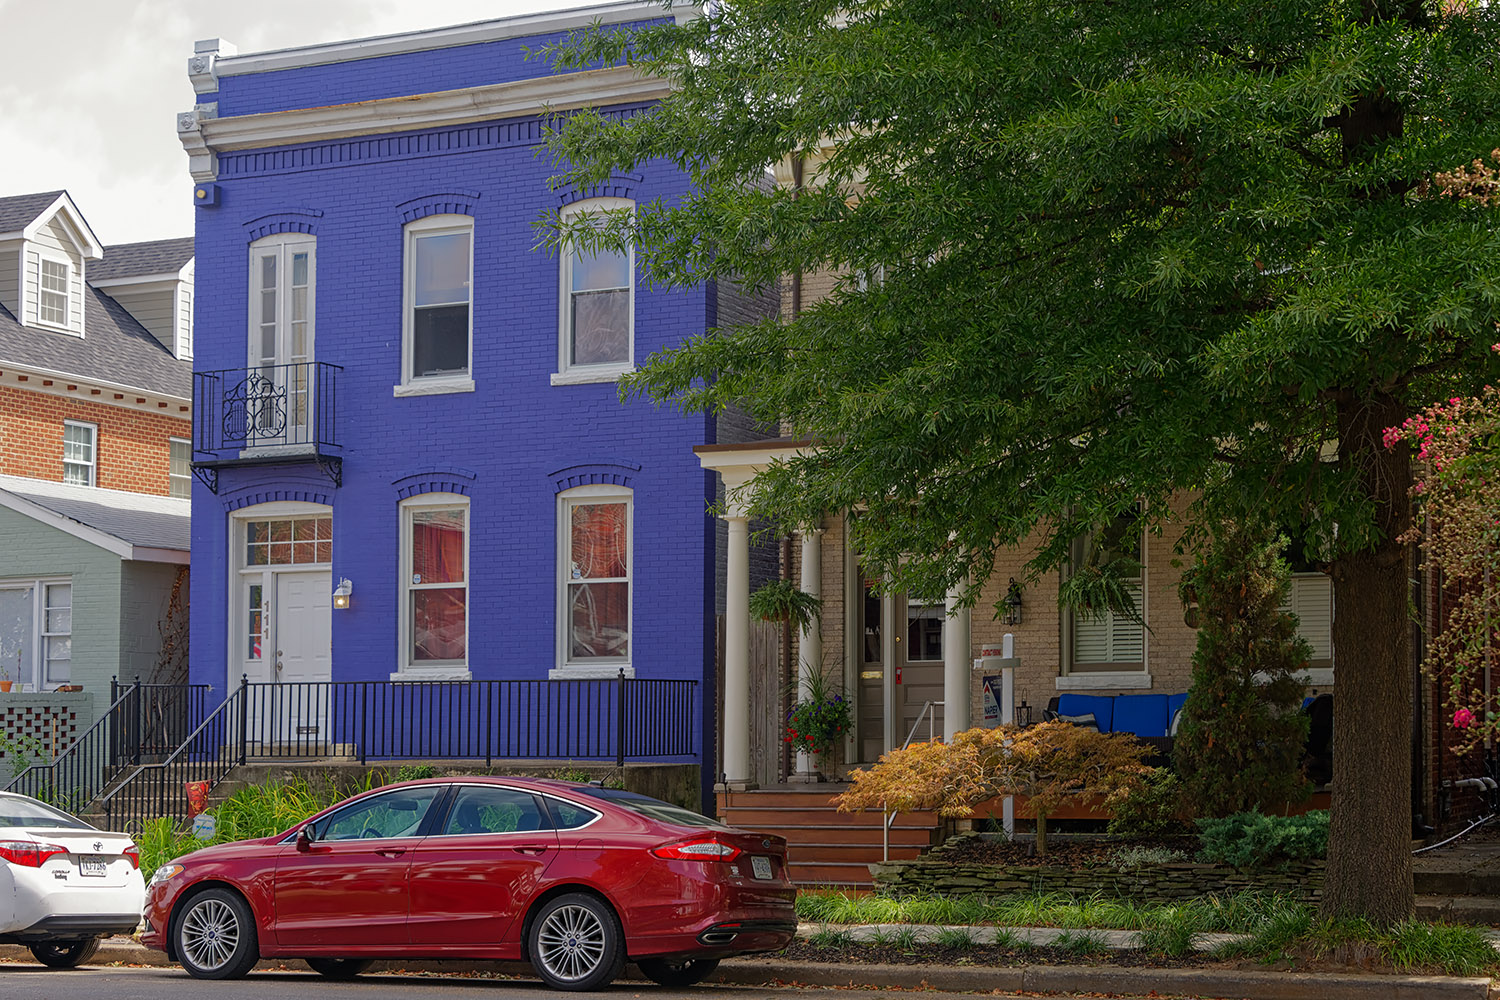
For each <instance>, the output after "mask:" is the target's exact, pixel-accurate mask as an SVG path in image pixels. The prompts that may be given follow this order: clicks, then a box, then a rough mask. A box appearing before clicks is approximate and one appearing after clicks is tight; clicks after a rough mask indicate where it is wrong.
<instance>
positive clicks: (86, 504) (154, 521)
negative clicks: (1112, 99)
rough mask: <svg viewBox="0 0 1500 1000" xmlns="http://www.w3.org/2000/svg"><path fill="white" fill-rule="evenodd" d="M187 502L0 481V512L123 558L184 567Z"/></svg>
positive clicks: (44, 483)
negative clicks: (1, 509) (2, 509)
mask: <svg viewBox="0 0 1500 1000" xmlns="http://www.w3.org/2000/svg"><path fill="white" fill-rule="evenodd" d="M191 506H192V505H191V503H190V502H189V501H188V500H180V499H177V498H174V497H163V496H155V495H153V494H149V493H127V492H125V491H123V490H106V489H100V488H99V487H96V486H75V485H73V484H70V483H57V482H52V481H50V480H45V479H27V478H25V477H23V476H0V507H5V508H8V509H10V510H13V511H15V512H16V513H18V514H23V515H25V516H26V517H30V518H32V519H34V520H36V521H40V522H41V523H43V524H46V525H49V526H51V527H54V528H57V529H58V530H60V531H65V532H67V533H68V534H70V535H73V536H74V537H76V538H80V539H82V540H84V541H86V542H89V543H91V544H93V545H97V546H99V547H100V548H102V549H107V550H108V551H110V552H113V553H115V554H116V555H117V556H119V557H120V558H121V559H140V560H145V561H148V562H166V563H186V562H187V561H188V541H189V538H190V534H191V533H190V529H189V525H190V518H189V513H188V512H189V510H190V509H191Z"/></svg>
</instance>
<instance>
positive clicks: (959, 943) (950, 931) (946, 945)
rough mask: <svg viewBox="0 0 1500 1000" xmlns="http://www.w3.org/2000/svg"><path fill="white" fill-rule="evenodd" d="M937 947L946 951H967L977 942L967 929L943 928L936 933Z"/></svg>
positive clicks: (972, 933) (971, 932)
mask: <svg viewBox="0 0 1500 1000" xmlns="http://www.w3.org/2000/svg"><path fill="white" fill-rule="evenodd" d="M936 941H937V946H938V947H939V948H943V949H945V950H948V951H968V950H970V949H971V948H973V947H974V946H975V945H976V944H978V943H979V942H978V941H977V940H975V937H974V932H973V931H972V930H971V929H969V928H968V927H944V928H943V929H942V930H940V931H938V933H937V938H936Z"/></svg>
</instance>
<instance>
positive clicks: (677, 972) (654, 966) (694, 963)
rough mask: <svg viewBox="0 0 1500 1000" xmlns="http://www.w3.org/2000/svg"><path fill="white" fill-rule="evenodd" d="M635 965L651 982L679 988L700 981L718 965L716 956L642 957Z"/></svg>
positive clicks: (709, 974) (711, 973)
mask: <svg viewBox="0 0 1500 1000" xmlns="http://www.w3.org/2000/svg"><path fill="white" fill-rule="evenodd" d="M636 965H639V966H640V967H641V972H643V973H645V975H646V978H647V979H649V980H651V981H652V982H653V983H659V984H660V985H662V986H670V987H672V988H673V989H681V988H682V987H684V986H692V985H693V984H695V983H701V982H703V980H705V979H707V978H708V977H709V976H711V975H713V971H714V970H715V969H717V968H718V967H719V960H718V959H717V958H676V959H673V958H643V959H641V960H640V961H639V962H636Z"/></svg>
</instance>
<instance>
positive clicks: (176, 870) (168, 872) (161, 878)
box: [151, 865, 182, 885]
mask: <svg viewBox="0 0 1500 1000" xmlns="http://www.w3.org/2000/svg"><path fill="white" fill-rule="evenodd" d="M180 874H182V865H162V866H161V867H160V868H158V869H156V873H155V874H154V875H152V876H151V884H152V885H156V884H157V883H158V882H165V881H167V879H169V878H172V877H174V876H176V875H180Z"/></svg>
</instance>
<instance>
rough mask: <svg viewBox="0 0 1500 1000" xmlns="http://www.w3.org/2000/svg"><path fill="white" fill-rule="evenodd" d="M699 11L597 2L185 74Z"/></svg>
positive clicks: (276, 66) (341, 58)
mask: <svg viewBox="0 0 1500 1000" xmlns="http://www.w3.org/2000/svg"><path fill="white" fill-rule="evenodd" d="M699 13H700V11H699V9H698V8H697V7H689V6H684V7H679V8H676V9H673V10H668V9H667V8H665V7H663V6H662V5H661V4H659V3H642V2H640V0H626V2H623V3H610V4H602V5H600V6H597V7H578V8H574V9H572V10H563V11H548V12H546V13H543V14H523V15H520V16H517V17H507V18H501V19H497V20H492V21H474V22H471V23H469V24H459V25H454V26H453V27H448V28H430V29H427V30H424V31H408V32H403V33H401V34H395V35H379V36H376V37H374V38H356V39H351V40H349V41H341V42H327V43H324V44H321V45H304V46H301V47H299V48H293V49H274V50H271V51H269V52H247V53H245V54H244V55H231V54H227V53H225V52H224V51H223V50H222V49H221V50H219V51H218V52H217V53H215V54H216V56H217V57H216V58H214V59H213V60H212V61H211V62H210V61H207V60H205V64H204V65H202V66H193V65H192V64H190V73H192V74H193V75H194V77H195V79H194V83H195V84H196V83H198V82H199V80H200V79H203V78H206V77H208V75H209V74H210V73H212V74H213V75H214V76H215V77H216V78H218V79H222V78H223V77H226V76H239V75H243V74H245V73H266V72H272V71H274V70H282V69H298V68H301V67H304V66H323V65H327V64H329V63H341V62H349V61H351V60H355V59H370V58H374V57H376V56H392V55H401V54H403V53H408V52H425V51H429V50H432V49H447V48H456V47H458V46H461V45H477V44H481V43H483V42H495V41H500V40H502V39H506V38H524V37H527V36H531V35H548V34H554V33H557V32H562V31H570V30H572V29H574V28H586V27H588V26H589V25H591V24H594V23H595V22H598V23H600V24H621V23H624V22H627V21H646V20H651V19H653V18H662V17H671V18H673V19H674V20H675V21H676V22H677V23H678V24H683V23H685V22H687V21H691V20H693V19H695V18H696V17H698V16H699ZM199 44H200V45H201V44H206V43H199ZM200 58H201V55H200ZM205 82H206V80H205ZM216 84H217V81H216V80H215V85H216ZM200 93H207V91H200Z"/></svg>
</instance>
